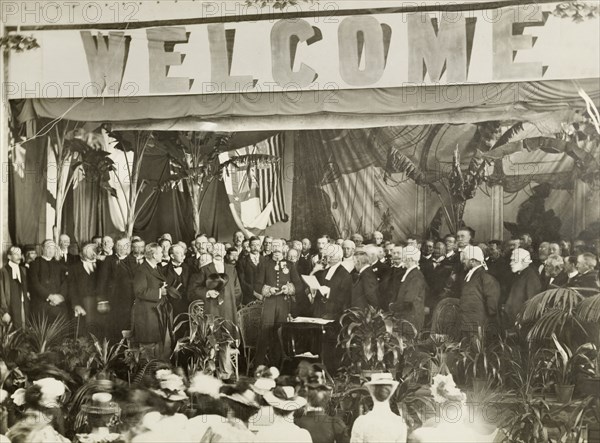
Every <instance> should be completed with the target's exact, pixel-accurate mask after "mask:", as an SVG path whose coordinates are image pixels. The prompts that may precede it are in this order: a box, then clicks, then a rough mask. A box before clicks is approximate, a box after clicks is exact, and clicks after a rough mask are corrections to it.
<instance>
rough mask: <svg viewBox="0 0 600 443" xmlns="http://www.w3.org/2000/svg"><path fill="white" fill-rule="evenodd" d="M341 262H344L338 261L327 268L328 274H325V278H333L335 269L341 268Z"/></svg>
mask: <svg viewBox="0 0 600 443" xmlns="http://www.w3.org/2000/svg"><path fill="white" fill-rule="evenodd" d="M341 264H342V262H339V263H336V264H335V265H333V266H331V267H330V268H329V269H328V270H327V275H325V280H331V278H332V277H333V274H335V271H337V268H339V267H340V265H341Z"/></svg>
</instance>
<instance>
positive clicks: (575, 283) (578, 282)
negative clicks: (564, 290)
mask: <svg viewBox="0 0 600 443" xmlns="http://www.w3.org/2000/svg"><path fill="white" fill-rule="evenodd" d="M597 277H598V273H597V272H596V271H588V272H586V273H585V274H577V275H576V276H575V277H573V278H572V279H571V281H570V282H569V283H568V287H570V288H574V289H577V290H578V291H579V292H581V294H582V295H583V296H584V297H589V296H590V295H593V294H595V293H596V292H598V289H600V288H598V283H597Z"/></svg>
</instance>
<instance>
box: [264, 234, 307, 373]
mask: <svg viewBox="0 0 600 443" xmlns="http://www.w3.org/2000/svg"><path fill="white" fill-rule="evenodd" d="M271 251H272V254H271V256H269V257H266V258H265V259H264V260H263V261H262V262H260V263H259V265H258V268H257V270H256V274H255V280H254V291H255V292H256V293H257V294H260V295H261V297H262V298H263V303H264V304H263V309H262V314H261V326H260V328H261V330H260V335H259V338H258V345H257V348H256V357H255V363H256V365H262V364H264V363H265V359H266V356H267V351H268V352H269V360H270V362H271V363H272V364H279V363H280V357H281V347H280V345H279V339H278V336H277V330H278V328H279V326H280V325H281V323H284V322H286V321H287V318H288V315H289V314H290V308H291V306H290V304H291V298H292V296H293V295H294V294H295V293H296V290H297V289H299V288H301V283H300V277H299V276H298V272H297V271H296V267H295V266H294V264H293V263H290V262H288V261H287V260H285V259H284V256H283V242H282V241H281V240H279V239H275V240H273V242H272V243H271Z"/></svg>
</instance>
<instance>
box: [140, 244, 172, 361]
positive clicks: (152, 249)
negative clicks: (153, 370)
mask: <svg viewBox="0 0 600 443" xmlns="http://www.w3.org/2000/svg"><path fill="white" fill-rule="evenodd" d="M145 258H146V260H145V261H144V263H142V264H141V265H139V266H138V267H137V268H136V270H135V274H134V277H133V294H134V297H135V301H134V303H133V307H132V310H131V319H132V329H133V339H134V341H135V342H136V343H139V345H140V348H141V349H142V350H143V351H145V352H146V353H148V354H149V357H150V358H161V357H167V358H168V355H169V354H170V349H169V346H170V343H169V341H168V339H169V338H170V332H171V331H169V330H168V328H169V326H170V324H169V320H170V319H169V312H168V309H167V308H166V307H167V305H168V293H167V283H166V281H165V277H164V275H163V274H162V273H161V271H160V269H159V267H158V265H159V263H160V261H161V260H162V248H161V247H160V246H158V244H157V243H150V244H148V245H146V250H145Z"/></svg>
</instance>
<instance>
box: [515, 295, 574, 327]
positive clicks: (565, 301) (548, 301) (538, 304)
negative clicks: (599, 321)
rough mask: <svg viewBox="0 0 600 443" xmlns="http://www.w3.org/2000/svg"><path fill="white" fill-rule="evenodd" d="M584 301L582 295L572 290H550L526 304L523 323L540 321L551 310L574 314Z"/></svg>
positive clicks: (522, 317) (522, 318)
mask: <svg viewBox="0 0 600 443" xmlns="http://www.w3.org/2000/svg"><path fill="white" fill-rule="evenodd" d="M581 300H583V297H582V295H581V294H580V293H579V292H577V291H574V290H573V289H570V288H556V289H549V290H547V291H544V292H540V293H539V294H537V295H535V296H534V297H532V298H531V299H530V300H528V301H527V302H526V303H525V309H524V311H523V313H522V316H521V320H522V321H523V322H532V321H536V320H537V319H539V318H540V317H541V316H542V315H543V314H544V313H546V312H547V311H549V310H551V309H558V310H560V311H563V312H567V311H568V312H574V309H575V307H576V306H577V305H578V304H579V303H580V302H581Z"/></svg>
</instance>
